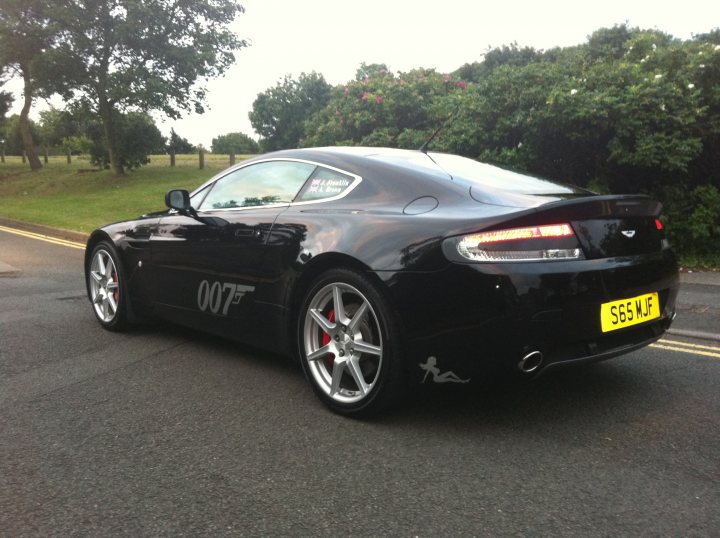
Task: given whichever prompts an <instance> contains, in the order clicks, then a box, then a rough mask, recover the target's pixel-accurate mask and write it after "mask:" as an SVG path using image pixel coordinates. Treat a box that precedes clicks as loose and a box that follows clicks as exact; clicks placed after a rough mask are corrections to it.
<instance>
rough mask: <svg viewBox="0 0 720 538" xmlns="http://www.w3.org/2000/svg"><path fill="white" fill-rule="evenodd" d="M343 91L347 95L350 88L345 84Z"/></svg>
mask: <svg viewBox="0 0 720 538" xmlns="http://www.w3.org/2000/svg"><path fill="white" fill-rule="evenodd" d="M344 91H345V95H347V94H348V93H350V88H348V87H347V86H345V90H344Z"/></svg>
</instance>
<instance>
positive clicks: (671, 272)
mask: <svg viewBox="0 0 720 538" xmlns="http://www.w3.org/2000/svg"><path fill="white" fill-rule="evenodd" d="M165 201H166V205H167V206H168V207H169V210H166V211H164V212H160V213H154V214H150V215H143V216H142V217H140V218H138V219H137V220H133V221H128V222H121V223H117V224H111V225H108V226H105V227H104V228H101V229H99V230H96V231H95V232H93V234H92V235H91V237H90V239H89V241H88V244H87V250H86V254H85V269H86V280H87V291H88V296H89V298H90V301H91V302H92V306H93V311H94V313H95V315H96V316H97V318H98V320H99V321H100V323H101V324H102V325H103V326H104V327H106V328H108V329H113V330H119V329H123V328H125V327H127V326H128V325H129V324H131V323H132V322H133V321H134V320H136V319H137V318H138V317H141V316H156V317H159V318H163V319H167V320H171V321H173V322H177V323H181V324H185V325H188V326H191V327H194V328H198V329H202V330H206V331H211V332H213V333H217V334H219V335H222V336H226V337H230V338H235V339H238V340H240V341H243V342H245V343H247V344H250V345H253V346H258V347H262V348H266V349H269V350H272V351H275V352H280V353H285V354H292V355H295V356H297V358H298V360H299V361H300V364H301V365H302V368H303V370H304V372H305V374H306V376H307V378H308V379H309V380H310V383H311V385H312V387H313V389H314V390H315V392H316V393H317V395H318V396H319V397H320V399H321V400H322V401H323V402H324V403H325V404H326V405H328V406H329V407H330V408H331V409H333V410H334V411H336V412H339V413H342V414H346V415H360V414H368V413H371V412H374V411H377V410H379V409H381V408H383V407H384V406H386V405H387V404H388V403H390V402H391V401H392V400H393V399H395V398H397V397H398V395H400V394H402V393H403V388H404V387H408V386H412V385H413V384H416V385H417V384H418V383H466V382H469V381H471V380H472V379H473V378H474V377H476V376H479V375H485V373H486V372H488V371H492V370H495V369H497V368H513V369H516V370H520V371H521V372H523V373H525V374H526V375H535V374H537V373H538V372H541V371H543V370H545V369H547V368H551V367H553V366H556V365H560V364H564V363H571V362H577V361H593V360H600V359H606V358H609V357H612V356H616V355H619V354H622V353H627V352H629V351H632V350H634V349H637V348H639V347H641V346H644V345H647V344H649V343H650V342H653V341H655V340H657V339H658V338H660V337H661V336H662V334H663V333H664V332H665V330H666V329H667V328H668V327H669V325H670V323H671V321H672V319H673V318H674V316H675V298H676V296H677V291H678V268H677V262H676V258H675V255H674V254H673V252H672V250H671V249H670V248H669V246H668V243H667V240H666V239H665V233H664V231H663V226H662V223H661V222H660V220H659V219H658V215H659V213H660V208H661V205H660V204H659V203H658V202H656V201H653V200H651V199H649V198H647V197H645V196H624V195H623V196H600V195H596V194H594V193H591V192H589V191H586V190H583V189H579V188H576V187H571V186H567V185H563V184H559V183H555V182H552V181H548V180H545V179H539V178H535V177H530V176H527V175H522V174H518V173H515V172H510V171H507V170H504V169H501V168H497V167H494V166H490V165H487V164H482V163H479V162H476V161H473V160H470V159H466V158H463V157H458V156H455V155H447V154H439V153H425V152H422V151H404V150H392V149H378V148H320V149H304V150H288V151H281V152H277V153H272V154H268V155H263V156H259V157H256V158H254V159H251V160H248V161H244V162H242V163H241V164H239V165H237V166H234V167H231V168H229V169H227V170H225V171H224V172H222V173H220V174H218V175H217V176H215V177H213V178H212V179H210V180H209V181H207V182H206V183H204V184H203V185H201V186H200V187H199V188H198V189H196V190H195V191H194V192H193V193H192V194H190V193H188V192H187V191H183V190H172V191H170V192H169V193H168V194H167V196H166V200H165Z"/></svg>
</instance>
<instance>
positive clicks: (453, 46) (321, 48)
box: [13, 0, 720, 148]
mask: <svg viewBox="0 0 720 538" xmlns="http://www.w3.org/2000/svg"><path fill="white" fill-rule="evenodd" d="M239 2H240V3H241V4H242V5H243V6H244V7H245V13H244V14H241V15H239V16H238V18H237V19H236V21H235V23H234V24H233V26H232V28H233V30H234V31H235V32H236V33H237V34H238V36H239V37H241V38H242V39H246V40H247V41H249V42H250V43H251V46H249V47H247V48H243V49H241V50H240V51H238V52H237V53H236V55H235V57H236V62H235V64H234V65H233V66H232V67H231V68H230V69H229V70H228V71H227V72H226V74H225V75H224V76H223V77H221V78H218V79H214V80H211V81H209V82H208V83H207V84H206V87H207V88H208V90H209V91H208V94H207V106H206V112H205V114H202V115H195V114H192V115H187V116H185V117H184V118H182V119H181V120H168V119H163V118H162V117H161V116H159V115H156V116H155V117H156V119H157V122H158V127H159V128H160V130H161V131H163V133H164V134H166V135H167V134H168V133H169V132H170V128H171V127H173V128H174V129H175V131H176V132H177V133H178V134H179V135H180V136H182V137H184V138H187V139H188V140H189V141H190V142H192V143H194V144H203V145H204V146H205V147H207V148H209V147H210V144H211V141H212V139H213V138H214V137H216V136H218V135H220V134H225V133H229V132H238V131H239V132H244V133H245V134H248V135H250V136H252V137H253V138H256V137H257V135H256V133H255V132H254V130H253V129H252V126H251V125H250V121H249V119H248V113H249V112H250V110H252V104H253V101H254V100H255V98H256V97H257V95H258V93H260V92H263V91H265V90H267V89H268V88H271V87H272V86H275V85H276V84H277V83H278V82H279V81H281V80H282V78H283V77H284V76H285V75H290V76H292V77H297V76H298V75H300V73H303V72H306V73H309V72H311V71H316V72H318V73H321V74H322V75H323V76H324V77H325V79H326V80H327V81H328V82H329V83H330V84H333V85H336V84H342V83H345V82H347V81H348V80H351V79H353V78H354V76H355V71H356V70H357V69H358V67H359V66H360V64H361V63H362V62H365V63H368V64H370V63H385V64H386V65H387V66H388V68H389V69H390V70H391V71H394V72H398V71H409V70H411V69H415V68H419V67H424V68H435V69H436V70H438V71H439V72H441V73H446V72H450V71H454V70H455V69H457V68H458V67H460V66H462V65H463V64H465V63H470V62H474V61H479V60H481V58H482V54H483V53H484V52H485V51H487V50H488V48H491V47H498V46H502V45H509V44H511V43H513V42H516V43H517V44H518V45H519V46H531V47H534V48H536V49H549V48H552V47H556V46H561V47H563V46H571V45H577V44H580V43H583V42H585V41H586V40H587V37H588V36H589V35H590V34H591V33H592V32H594V31H595V30H597V29H599V28H604V27H612V26H613V25H615V24H622V23H628V24H629V25H630V26H633V27H635V26H637V27H640V28H650V29H654V28H655V29H658V30H662V31H664V32H667V33H669V34H671V35H673V36H675V37H678V38H682V39H688V38H690V37H691V36H692V35H693V34H700V33H705V32H708V31H710V30H711V29H712V28H714V27H718V26H720V1H718V0H684V1H682V2H678V1H677V0H674V1H672V2H670V1H667V0H655V1H647V0H595V1H588V0H584V1H583V0H574V1H566V0H512V1H503V0H493V1H485V0H435V1H432V2H431V1H427V0H355V1H348V0H334V1H333V0H304V1H300V0H239ZM19 98H20V96H19V94H18V96H17V99H16V108H17V109H18V110H16V111H13V112H15V113H17V112H19V108H20V106H19ZM53 104H55V105H56V106H60V107H62V103H59V104H58V103H56V102H53ZM47 106H48V105H47V104H46V103H44V102H38V103H37V104H36V107H35V113H34V114H33V115H34V116H36V114H37V111H38V110H41V109H42V108H46V107H47Z"/></svg>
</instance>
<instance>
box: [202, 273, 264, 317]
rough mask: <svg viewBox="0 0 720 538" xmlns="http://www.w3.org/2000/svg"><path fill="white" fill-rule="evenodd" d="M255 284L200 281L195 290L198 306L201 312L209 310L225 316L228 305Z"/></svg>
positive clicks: (232, 303)
mask: <svg viewBox="0 0 720 538" xmlns="http://www.w3.org/2000/svg"><path fill="white" fill-rule="evenodd" d="M253 290H255V286H245V285H243V284H233V283H231V282H213V283H212V284H211V283H210V282H208V281H207V280H203V281H202V282H200V286H199V287H198V292H197V303H198V308H199V309H200V311H201V312H205V311H207V310H209V311H210V312H212V313H213V314H220V315H222V316H227V314H228V311H229V310H230V305H234V304H238V303H239V302H240V301H242V298H243V297H245V294H246V293H247V292H249V291H253Z"/></svg>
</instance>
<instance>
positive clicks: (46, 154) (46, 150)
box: [45, 146, 48, 164]
mask: <svg viewBox="0 0 720 538" xmlns="http://www.w3.org/2000/svg"><path fill="white" fill-rule="evenodd" d="M47 163H48V147H47V146H45V164H47Z"/></svg>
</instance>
